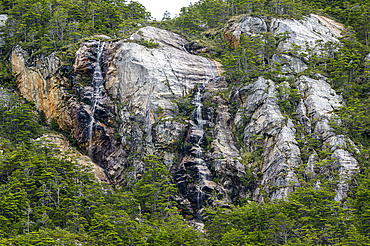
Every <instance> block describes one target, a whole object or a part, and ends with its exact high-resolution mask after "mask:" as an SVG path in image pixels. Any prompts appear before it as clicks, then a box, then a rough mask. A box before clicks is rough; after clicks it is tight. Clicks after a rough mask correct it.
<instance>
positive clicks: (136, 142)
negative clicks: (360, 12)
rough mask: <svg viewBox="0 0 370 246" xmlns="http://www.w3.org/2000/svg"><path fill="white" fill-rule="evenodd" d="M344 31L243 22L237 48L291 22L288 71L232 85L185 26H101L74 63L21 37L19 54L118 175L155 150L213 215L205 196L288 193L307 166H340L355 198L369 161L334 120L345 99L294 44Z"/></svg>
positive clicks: (282, 47) (182, 195) (235, 31)
mask: <svg viewBox="0 0 370 246" xmlns="http://www.w3.org/2000/svg"><path fill="white" fill-rule="evenodd" d="M342 30H343V27H342V26H341V25H340V24H338V23H336V22H334V21H332V20H330V19H327V18H325V17H322V16H318V15H311V16H309V17H305V18H303V19H302V20H288V19H274V18H271V19H267V18H260V17H244V18H243V19H242V20H241V21H240V22H235V23H231V25H229V27H228V28H226V29H225V30H224V36H225V38H226V39H227V40H228V41H229V42H230V44H231V45H232V46H233V47H234V48H236V47H237V46H238V45H239V41H240V35H241V34H244V35H248V36H250V37H253V38H263V35H262V34H263V33H266V32H270V33H272V34H273V35H278V34H283V33H286V32H287V37H286V39H285V40H283V39H282V40H281V42H280V43H279V45H278V50H279V51H286V52H285V53H284V54H283V53H281V52H277V54H274V55H272V56H271V57H269V59H271V60H272V61H273V62H274V63H276V64H280V65H281V69H280V70H281V71H280V72H281V73H280V74H279V76H280V77H279V78H280V79H279V81H278V82H277V81H273V80H271V79H267V78H266V77H263V76H260V77H258V79H256V80H255V81H253V82H250V83H246V84H243V83H239V84H238V85H237V86H234V87H232V88H229V86H228V84H227V81H226V80H225V78H224V77H222V73H223V70H222V67H221V64H220V63H218V62H216V61H214V60H212V59H208V58H205V57H202V56H196V55H193V54H190V53H189V52H188V51H187V48H189V47H190V45H189V44H188V41H187V40H186V39H185V38H184V37H183V36H181V35H178V34H175V33H172V32H169V31H166V30H162V29H159V28H155V27H144V28H141V29H140V30H139V31H137V32H136V33H134V34H133V35H132V36H131V37H130V38H129V39H127V40H120V41H110V40H109V39H108V38H107V37H93V38H91V40H90V41H87V42H83V43H81V44H80V46H79V49H78V50H77V52H76V54H75V61H74V64H73V67H72V66H66V65H63V63H62V62H61V61H60V60H59V58H57V56H56V55H55V54H51V55H49V56H47V57H43V56H40V57H38V58H37V59H35V60H33V61H31V60H30V59H29V58H28V55H27V53H26V52H25V51H23V50H22V49H21V48H20V46H16V47H14V49H13V52H12V55H11V62H12V68H13V71H14V72H15V74H16V78H17V81H18V86H19V89H20V91H21V93H22V95H23V96H24V97H25V98H26V99H27V100H30V101H33V102H34V103H35V105H36V108H37V109H38V110H40V111H43V112H44V113H45V115H46V118H47V119H48V120H49V121H52V120H55V121H57V122H58V124H59V126H60V127H61V128H62V129H63V130H65V131H68V132H69V133H70V134H71V136H73V137H74V138H75V139H76V140H77V143H78V144H79V145H80V146H81V147H83V148H85V149H86V150H87V151H88V152H89V154H90V157H91V158H93V159H94V161H95V162H97V163H98V164H99V165H100V167H101V168H103V169H104V172H105V173H106V174H107V179H109V180H110V181H111V182H112V183H113V184H115V185H124V184H126V183H127V182H134V181H135V180H136V179H137V178H138V177H139V176H141V174H142V173H143V172H145V170H146V167H145V162H144V161H143V158H144V157H145V156H147V155H155V156H157V157H159V158H160V159H161V160H162V162H163V163H164V164H165V165H166V166H167V168H168V170H169V171H170V173H171V175H172V181H173V182H174V183H175V184H176V185H177V187H178V191H179V192H178V195H176V196H175V197H174V198H173V199H174V200H175V201H177V202H178V205H179V208H180V209H181V210H182V211H183V213H184V215H187V214H191V215H193V216H196V217H197V218H199V219H201V218H202V211H203V208H204V206H205V205H212V206H223V207H228V206H229V205H230V204H231V203H240V202H242V201H243V200H244V199H250V200H255V201H258V202H262V201H264V200H268V199H282V198H285V197H286V196H287V195H288V193H290V192H293V191H294V189H295V187H297V186H299V185H300V184H299V179H300V178H301V176H300V175H302V174H301V173H302V170H304V172H305V175H304V176H305V178H306V179H312V178H315V177H317V175H318V174H320V175H323V174H324V175H325V174H326V173H328V172H329V170H330V169H331V168H333V167H334V169H335V170H336V171H337V172H338V173H339V176H340V182H339V185H338V189H337V196H336V199H337V200H340V199H343V198H345V197H346V193H347V191H348V181H349V180H350V179H351V178H352V177H353V175H354V174H355V173H356V170H357V161H356V160H355V159H354V157H353V156H352V154H351V152H350V151H349V149H350V148H352V145H353V143H352V141H351V140H350V139H349V138H348V137H346V136H343V135H337V134H336V133H335V131H334V130H333V129H332V127H331V124H332V123H333V122H334V123H335V120H334V119H335V113H334V110H335V109H338V108H339V107H341V106H342V105H343V102H342V98H341V97H340V96H339V95H337V94H336V93H335V91H334V90H332V89H331V88H330V86H329V84H328V83H327V82H326V81H325V80H326V78H325V77H324V76H322V75H319V74H314V75H312V76H308V75H307V74H309V73H307V74H306V75H301V74H302V72H305V71H306V70H307V69H308V66H307V64H306V63H307V61H306V60H304V58H302V57H299V56H294V57H293V56H291V54H290V53H289V52H288V51H290V49H297V47H294V45H293V44H296V45H299V46H301V47H300V48H299V47H298V49H300V50H301V51H304V49H305V46H306V43H307V44H308V45H309V46H310V47H313V48H314V47H315V46H316V44H317V43H318V42H319V40H322V42H328V41H331V42H338V38H339V37H340V35H341V34H340V33H341V31H342ZM98 39H104V40H106V41H99V40H98ZM320 42H321V41H320ZM314 51H315V52H318V53H319V52H321V51H320V50H319V49H315V50H314ZM288 102H289V105H290V108H289V110H287V109H286V108H285V106H284V105H287V104H288ZM337 123H340V122H337ZM310 141H314V144H312V143H311V142H310ZM305 146H310V148H306V147H305ZM322 150H325V151H326V152H327V154H326V155H323V154H322V152H323V151H322ZM319 163H321V164H320V165H319ZM322 163H329V164H330V165H331V166H330V167H329V166H328V167H326V166H325V165H322ZM298 170H300V172H301V173H299V172H298ZM328 175H329V174H328Z"/></svg>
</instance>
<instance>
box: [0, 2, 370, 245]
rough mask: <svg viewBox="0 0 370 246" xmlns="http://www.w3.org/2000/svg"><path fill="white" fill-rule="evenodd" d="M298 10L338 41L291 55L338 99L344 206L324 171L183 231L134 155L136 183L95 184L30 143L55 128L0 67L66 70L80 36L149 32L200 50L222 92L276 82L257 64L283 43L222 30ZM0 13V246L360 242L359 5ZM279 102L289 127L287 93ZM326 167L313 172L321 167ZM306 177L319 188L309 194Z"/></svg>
mask: <svg viewBox="0 0 370 246" xmlns="http://www.w3.org/2000/svg"><path fill="white" fill-rule="evenodd" d="M310 13H316V14H321V15H325V16H328V17H330V18H333V19H335V20H336V21H338V22H340V23H342V24H344V25H345V26H346V32H345V33H344V34H343V37H342V38H341V40H340V41H341V43H339V44H334V43H326V44H323V43H320V42H318V43H317V44H316V48H317V49H320V50H322V51H325V52H323V53H322V54H324V55H322V56H320V57H319V56H318V55H317V53H315V52H312V49H311V48H310V47H309V46H306V47H299V48H297V50H295V51H291V52H292V55H295V56H300V57H302V56H304V57H305V63H306V65H307V66H308V70H307V71H305V72H304V73H307V74H322V75H324V76H326V77H327V78H329V81H330V84H331V86H332V87H333V88H334V89H335V91H336V92H337V93H340V94H341V95H343V98H344V101H345V102H346V104H345V106H343V107H342V108H340V109H339V110H338V112H336V113H337V116H338V119H340V121H341V124H334V123H333V127H334V128H335V131H337V132H338V133H342V134H347V135H348V136H350V137H351V139H352V140H353V141H354V142H355V144H356V146H357V148H356V149H355V148H354V150H353V155H355V157H356V159H357V160H358V161H359V172H358V173H357V175H356V177H355V179H354V180H352V181H351V182H352V183H351V190H350V192H349V194H348V197H347V198H345V199H344V200H342V201H335V200H334V197H335V189H336V185H337V182H338V178H337V177H338V173H335V171H333V173H331V175H330V177H328V178H325V177H324V176H325V175H327V173H322V176H321V177H320V176H316V177H314V178H310V179H307V177H304V175H305V174H304V173H303V172H302V177H300V179H301V180H302V182H301V184H302V185H301V187H299V188H297V189H296V190H295V192H294V193H291V194H290V195H289V196H288V198H287V199H285V200H282V201H276V200H273V201H265V202H264V203H261V204H258V203H255V202H252V201H239V202H238V203H236V204H235V206H233V207H232V208H231V209H226V208H220V207H208V208H206V209H205V216H204V219H203V222H204V229H202V230H197V229H195V228H194V227H193V226H189V224H188V223H187V222H186V221H185V219H184V217H183V215H182V213H181V209H178V208H177V204H176V202H175V201H174V199H173V196H175V195H176V193H177V188H176V187H175V186H174V185H173V184H172V183H171V180H170V174H169V172H168V170H167V168H166V166H165V165H164V164H162V162H161V161H160V159H159V158H158V157H156V156H147V157H145V159H144V160H143V161H144V162H145V163H146V166H147V170H146V172H145V173H144V174H143V176H142V177H141V179H140V180H139V181H138V182H137V183H130V182H128V183H130V185H127V186H123V187H111V186H109V185H106V184H100V183H98V182H96V180H95V177H94V175H92V174H91V171H90V170H89V167H81V165H78V163H77V162H76V161H74V160H70V159H69V158H67V157H64V156H63V154H61V153H60V151H58V147H57V146H53V145H45V144H44V143H42V142H41V141H37V140H36V139H37V138H38V137H39V136H41V135H42V134H43V133H45V132H52V131H60V130H59V129H58V126H55V124H53V123H52V124H51V126H48V125H47V123H46V122H45V119H44V116H43V115H42V113H40V112H37V111H36V110H35V109H34V107H33V105H32V102H26V101H25V100H24V99H22V98H21V97H20V96H19V95H18V93H17V86H16V85H15V79H14V77H13V75H12V73H11V71H10V68H9V55H10V52H11V50H12V47H14V46H15V45H16V44H20V45H21V46H22V47H23V48H24V49H25V50H27V51H28V52H29V53H30V54H31V55H32V57H36V56H38V55H46V54H50V53H52V52H56V54H57V55H58V56H59V57H60V58H61V59H62V60H63V62H64V63H65V64H66V65H72V63H73V59H74V52H75V51H76V50H77V47H78V44H79V43H80V42H82V41H83V40H88V39H89V38H90V37H91V36H92V35H95V34H104V35H108V36H110V37H112V38H113V39H123V38H127V37H128V36H129V35H130V34H132V33H133V32H134V31H136V30H138V28H140V27H143V26H148V25H151V26H156V27H160V28H163V29H167V30H170V31H173V32H176V33H179V34H182V35H184V36H185V37H186V38H187V40H189V41H190V44H194V43H196V44H197V46H198V48H199V47H200V48H203V47H207V48H208V52H206V53H201V55H203V56H207V57H210V58H213V59H215V60H218V61H220V62H221V63H222V64H223V66H224V69H225V73H224V76H225V77H226V80H227V82H228V87H229V90H231V89H232V88H233V86H235V85H242V84H248V83H250V82H251V81H253V80H256V79H257V78H258V77H259V76H261V75H264V76H266V77H268V78H270V79H272V80H273V81H277V82H281V76H279V70H281V68H280V67H279V66H278V65H276V64H274V63H273V62H271V61H270V60H269V59H268V58H269V57H270V56H271V53H272V52H276V50H275V49H276V47H277V45H276V44H277V43H278V42H279V39H284V35H281V36H280V37H273V36H271V34H270V33H268V32H267V33H265V34H264V35H265V39H264V40H259V39H251V38H249V37H247V36H241V40H240V43H239V45H238V47H232V46H231V45H230V44H229V43H227V41H226V40H225V39H224V37H223V35H222V34H223V33H222V30H223V27H224V26H225V25H227V24H228V23H229V21H230V20H233V19H234V20H235V19H238V18H240V16H262V17H266V18H269V17H282V18H289V19H300V18H303V17H304V16H305V15H309V14H310ZM0 14H6V15H8V20H7V23H6V26H4V27H2V29H1V30H0V33H1V35H2V37H3V38H4V46H3V47H2V50H1V51H0V54H1V60H0V85H1V87H3V88H6V89H4V92H2V91H3V90H2V91H0V222H1V223H0V245H370V237H369V235H370V169H369V168H370V163H369V151H370V117H369V113H368V112H369V111H370V109H369V107H370V106H369V105H370V100H369V99H370V98H369V93H370V59H369V60H366V56H367V55H368V54H369V53H370V1H369V0H361V1H360V0H348V1H339V0H310V1H309V0H227V1H224V0H200V1H198V2H196V3H195V4H193V5H191V6H189V7H184V8H182V9H181V13H180V15H179V16H178V17H176V18H173V19H171V18H169V17H168V14H164V17H163V19H162V20H161V21H153V20H152V18H151V15H150V13H149V12H148V11H147V10H146V9H145V7H144V6H143V5H141V4H140V3H138V2H135V1H132V2H129V3H128V2H126V1H125V0H121V1H107V0H97V1H89V0H66V1H61V0H12V1H10V0H0ZM260 50H263V52H260ZM294 52H295V53H294ZM5 90H6V92H5ZM279 103H280V105H279V106H280V107H281V108H282V110H283V112H285V113H286V114H288V115H290V116H291V118H292V119H294V117H295V115H294V112H293V111H292V107H293V104H294V103H295V95H294V93H290V94H289V99H288V100H285V101H281V102H279ZM229 106H230V107H231V109H232V108H233V107H236V105H234V104H232V103H230V105H229ZM236 130H237V129H236ZM301 144H302V145H304V144H303V143H301ZM315 144H316V143H315V141H314V140H313V141H312V142H310V144H309V145H308V146H305V148H307V149H309V148H311V147H312V146H314V145H315ZM311 145H312V146H311ZM302 148H303V147H302ZM303 149H304V148H303ZM323 151H325V150H323ZM304 154H305V153H303V155H304ZM319 154H321V153H319ZM255 157H256V158H257V157H258V154H256V156H253V157H251V158H255ZM302 158H303V157H302ZM333 163H334V162H333V161H331V160H323V161H321V162H320V163H319V164H318V165H319V168H322V167H326V168H331V167H330V165H333ZM303 180H304V181H303ZM317 180H324V181H322V182H321V183H320V188H319V189H317V188H315V187H316V186H317Z"/></svg>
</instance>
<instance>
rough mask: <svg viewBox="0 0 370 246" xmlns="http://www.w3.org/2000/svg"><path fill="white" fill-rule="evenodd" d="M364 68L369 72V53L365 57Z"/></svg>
mask: <svg viewBox="0 0 370 246" xmlns="http://www.w3.org/2000/svg"><path fill="white" fill-rule="evenodd" d="M365 68H367V69H368V72H369V73H370V71H369V69H370V53H369V54H368V55H367V56H366V57H365Z"/></svg>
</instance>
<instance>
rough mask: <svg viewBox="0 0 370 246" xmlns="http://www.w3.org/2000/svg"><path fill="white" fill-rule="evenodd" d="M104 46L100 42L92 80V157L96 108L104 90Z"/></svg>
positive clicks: (90, 143) (90, 127)
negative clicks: (102, 57) (102, 60)
mask: <svg viewBox="0 0 370 246" xmlns="http://www.w3.org/2000/svg"><path fill="white" fill-rule="evenodd" d="M104 45H105V43H104V42H103V43H102V44H101V43H100V42H99V45H98V49H97V55H96V66H95V68H94V74H93V78H92V84H93V88H94V90H93V95H92V99H91V101H92V104H91V112H90V119H91V120H90V123H89V129H88V135H89V148H88V152H89V155H91V145H92V135H93V127H94V120H95V119H94V115H95V110H96V106H97V105H98V104H99V100H100V99H101V97H102V89H103V86H104V78H103V75H102V71H101V56H102V54H103V51H104Z"/></svg>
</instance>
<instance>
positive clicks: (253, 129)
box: [224, 15, 358, 201]
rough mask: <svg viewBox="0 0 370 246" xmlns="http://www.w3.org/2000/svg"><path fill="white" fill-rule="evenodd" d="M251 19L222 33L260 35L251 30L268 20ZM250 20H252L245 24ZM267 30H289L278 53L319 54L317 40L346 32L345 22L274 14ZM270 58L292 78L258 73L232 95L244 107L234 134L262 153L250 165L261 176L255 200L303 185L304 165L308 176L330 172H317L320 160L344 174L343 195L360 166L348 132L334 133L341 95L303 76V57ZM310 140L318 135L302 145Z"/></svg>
mask: <svg viewBox="0 0 370 246" xmlns="http://www.w3.org/2000/svg"><path fill="white" fill-rule="evenodd" d="M250 18H253V19H254V20H253V21H251V20H249V19H243V20H242V21H241V22H240V23H234V25H233V26H232V28H231V29H230V30H225V32H224V33H228V32H230V31H232V33H233V35H234V36H235V38H234V39H237V38H238V36H240V34H241V33H244V34H246V35H250V36H251V35H257V36H258V32H257V31H255V32H254V33H253V34H251V32H250V30H252V29H253V28H254V29H255V30H256V28H255V27H256V26H259V27H263V26H265V24H261V21H262V22H263V20H262V19H261V18H258V17H250ZM246 23H253V24H249V25H250V26H249V27H245V24H246ZM256 23H259V24H258V25H257V24H256ZM268 29H269V30H270V32H271V33H273V34H274V35H278V34H283V33H286V34H287V39H286V40H285V41H284V42H281V43H280V44H279V49H280V51H285V52H288V51H291V50H292V49H294V48H296V47H294V45H298V46H301V47H300V48H299V49H300V50H301V51H304V49H305V47H306V44H307V45H309V46H310V47H311V48H313V50H314V52H318V53H320V52H322V51H321V50H319V48H317V47H316V45H317V43H318V42H319V40H321V41H320V42H323V43H325V42H329V41H330V42H339V41H338V38H339V37H341V31H343V30H344V29H343V26H342V25H341V24H339V23H336V22H334V21H332V20H330V19H327V18H325V17H322V16H318V15H311V16H310V17H305V18H304V19H303V20H288V19H274V18H273V19H271V20H270V25H269V26H268ZM257 30H262V28H259V29H258V28H257ZM231 44H232V43H231ZM272 59H273V61H274V62H275V63H278V64H280V65H281V72H282V75H280V76H281V77H283V76H285V78H289V82H288V81H285V82H283V83H280V84H279V85H276V84H275V82H273V81H271V80H267V79H265V78H263V77H259V78H258V80H257V81H255V82H253V83H250V84H248V85H245V86H241V87H239V88H237V89H236V90H234V92H233V93H232V94H231V101H234V102H236V103H237V104H238V105H240V107H239V110H238V112H237V114H236V116H235V119H234V124H235V127H236V128H237V130H236V132H239V134H240V137H242V138H243V143H244V145H245V149H246V151H247V152H249V153H250V155H253V153H256V152H258V153H260V156H261V158H260V159H258V158H254V160H253V161H252V162H251V163H249V168H251V171H252V172H253V175H254V177H257V180H256V184H255V187H254V189H253V199H254V200H257V201H262V200H263V199H264V198H268V199H281V198H284V197H286V196H287V194H288V193H289V192H292V191H293V190H294V187H296V186H299V183H298V178H297V174H298V173H297V171H298V168H299V167H301V166H302V165H305V166H306V168H305V170H306V172H307V177H308V178H313V177H314V176H315V173H316V172H319V173H320V172H329V169H330V167H326V169H325V167H321V170H319V169H320V168H319V166H318V163H319V162H323V163H330V164H331V165H333V166H334V167H335V168H334V169H335V170H336V171H337V172H338V173H339V177H340V182H339V185H338V189H337V196H336V197H335V199H336V200H341V199H343V198H345V197H346V193H347V191H348V183H349V181H350V180H351V178H353V175H354V174H355V173H356V172H357V168H358V167H357V161H356V159H355V158H354V157H353V155H352V154H351V153H350V151H349V150H350V149H351V148H352V145H353V142H352V141H351V140H350V139H349V138H348V137H346V136H343V135H336V134H335V132H334V130H333V128H332V127H331V122H332V120H333V119H334V118H335V114H334V110H335V109H338V108H339V107H341V106H342V98H341V97H340V96H338V95H337V94H336V93H335V91H334V90H333V89H331V87H330V85H329V84H328V83H327V82H326V81H325V79H326V78H325V77H324V76H322V75H319V74H315V76H314V78H311V77H308V76H300V75H299V73H302V72H303V71H305V70H306V69H308V66H307V65H306V61H305V60H303V59H304V58H300V57H298V56H296V57H292V56H289V55H286V54H282V55H276V54H275V55H273V57H272ZM318 78H320V79H318ZM293 89H294V90H296V91H298V94H299V95H296V96H295V101H294V100H293V101H290V102H289V104H293V105H292V106H293V107H294V108H295V114H291V113H290V114H289V113H287V111H286V110H285V109H284V102H287V101H289V100H290V99H291V98H290V97H291V94H292V93H293V92H294V91H293ZM297 97H298V98H297ZM337 123H340V122H337ZM301 126H302V127H301ZM309 139H315V141H316V145H315V146H314V147H313V148H311V149H309V150H308V149H307V148H305V147H304V145H306V146H307V145H308V141H309ZM322 150H327V152H328V154H326V156H325V157H324V159H320V158H319V156H318V154H317V153H318V152H320V151H321V152H322ZM302 156H303V157H302ZM306 156H308V158H306ZM256 159H257V161H256ZM262 194H264V195H262Z"/></svg>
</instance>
